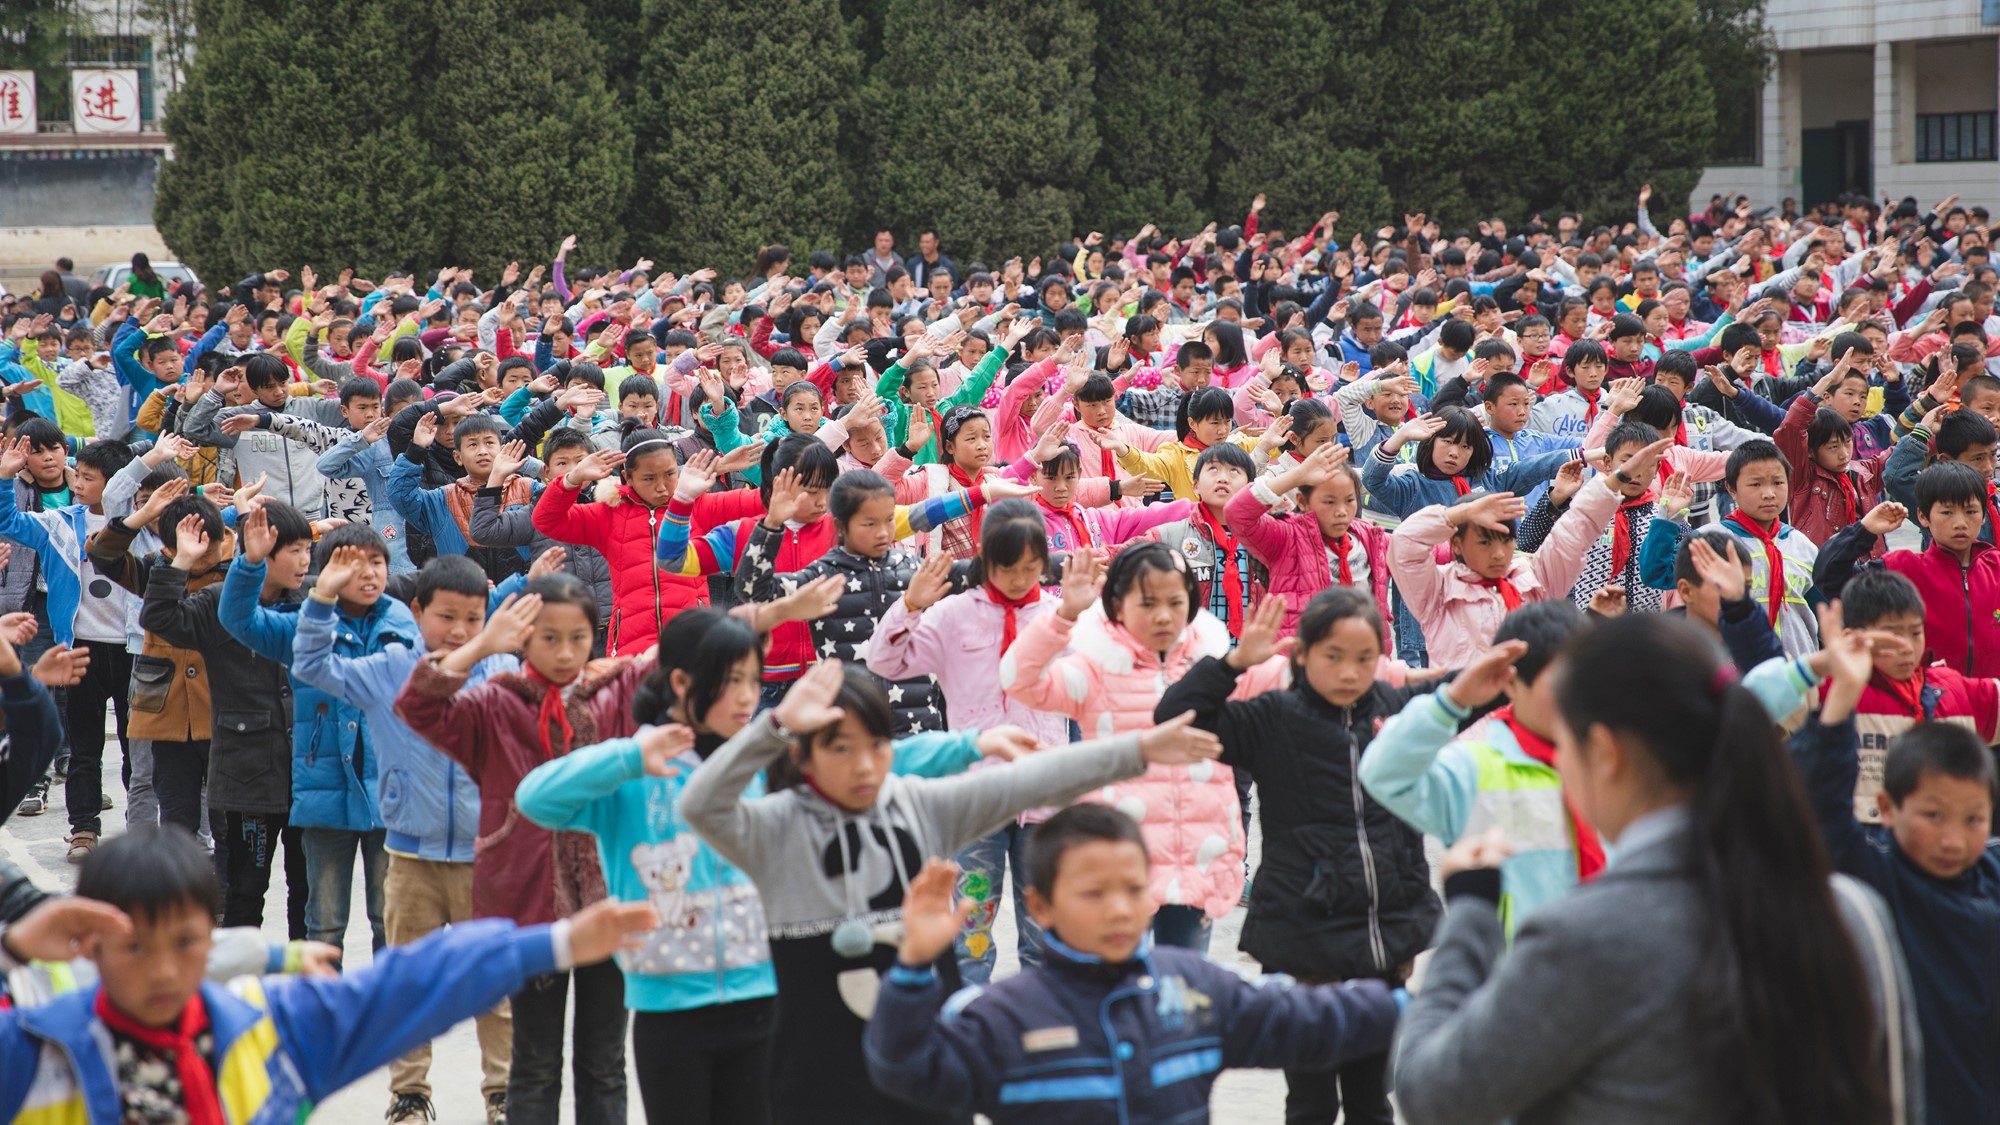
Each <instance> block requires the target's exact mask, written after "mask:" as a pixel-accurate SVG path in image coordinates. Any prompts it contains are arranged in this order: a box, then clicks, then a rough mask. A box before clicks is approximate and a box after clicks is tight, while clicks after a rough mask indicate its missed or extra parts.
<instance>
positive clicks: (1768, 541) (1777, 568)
mask: <svg viewBox="0 0 2000 1125" xmlns="http://www.w3.org/2000/svg"><path fill="white" fill-rule="evenodd" d="M1729 522H1730V523H1733V524H1735V525H1736V526H1737V527H1740V528H1742V529H1743V530H1745V531H1747V532H1749V533H1750V534H1751V535H1754V536H1756V538H1757V542H1759V543H1762V544H1763V545H1764V561H1765V563H1766V564H1767V565H1768V567H1769V569H1770V572H1771V574H1770V585H1769V589H1768V590H1767V591H1766V592H1767V594H1768V600H1769V601H1770V606H1769V607H1768V608H1769V610H1770V613H1771V626H1772V628H1776V627H1777V624H1778V611H1779V610H1781V609H1783V608H1784V605H1785V553H1784V552H1783V551H1780V550H1779V549H1778V527H1783V526H1784V525H1783V524H1782V523H1780V524H1779V525H1778V527H1773V528H1772V529H1771V530H1769V531H1766V530H1764V528H1763V526H1762V525H1760V524H1759V523H1758V522H1757V521H1756V520H1753V519H1751V518H1750V517H1749V516H1746V515H1744V514H1743V509H1741V508H1738V509H1736V510H1735V511H1733V512H1731V513H1729Z"/></svg>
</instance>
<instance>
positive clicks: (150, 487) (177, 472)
mask: <svg viewBox="0 0 2000 1125" xmlns="http://www.w3.org/2000/svg"><path fill="white" fill-rule="evenodd" d="M187 479H188V475H187V470H186V469H183V468H181V467H180V466H179V465H176V464H175V463H173V462H172V461H162V462H161V463H160V464H158V465H156V466H154V467H153V468H152V469H149V470H147V472H146V475H145V476H143V477H140V478H139V488H138V491H140V492H146V493H151V492H153V491H156V490H157V489H159V487H160V486H161V485H164V484H166V483H168V482H170V481H177V480H187Z"/></svg>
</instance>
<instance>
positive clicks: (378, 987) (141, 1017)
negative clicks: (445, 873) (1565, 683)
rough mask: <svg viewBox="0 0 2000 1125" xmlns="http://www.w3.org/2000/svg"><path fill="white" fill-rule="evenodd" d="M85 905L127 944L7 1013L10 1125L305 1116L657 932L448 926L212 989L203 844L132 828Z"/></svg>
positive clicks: (97, 949)
mask: <svg viewBox="0 0 2000 1125" xmlns="http://www.w3.org/2000/svg"><path fill="white" fill-rule="evenodd" d="M77 895H78V896H79V897H80V898H86V899H92V900H95V901H98V902H101V903H106V904H108V905H110V906H112V907H115V908H116V909H117V910H118V911H119V912H120V913H121V914H122V915H123V918H122V919H121V920H120V921H121V923H122V925H121V926H120V927H117V928H121V929H122V931H123V932H119V933H117V936H115V937H111V938H106V937H103V936H101V935H100V936H97V937H94V938H91V939H87V943H86V946H85V949H86V952H87V954H88V955H89V956H90V958H91V959H92V960H93V961H94V962H96V967H97V973H98V978H99V981H98V983H97V984H96V985H93V986H89V987H85V988H81V989H78V990H76V991H74V992H69V993H66V994H63V995H61V996H58V997H56V998H55V999H53V1000H51V1001H49V1002H48V1003H46V1004H42V1005H39V1006H36V1007H28V1008H12V1009H8V1010H5V1011H0V1117H4V1118H5V1119H7V1120H10V1121H14V1120H33V1121H50V1122H54V1121H62V1122H88V1123H89V1125H119V1123H120V1122H123V1121H132V1120H152V1119H155V1117H156V1116H157V1118H158V1119H161V1120H181V1121H186V1122H189V1123H190V1125H222V1123H223V1122H224V1121H232V1122H278V1121H296V1120H303V1119H304V1117H305V1115H306V1114H307V1113H308V1112H310V1110H311V1108H312V1106H313V1105H314V1104H315V1103H317V1102H320V1101H322V1100H324V1099H325V1098H327V1097H329V1096H331V1095H332V1094H334V1093H335V1092H336V1091H338V1090H339V1089H340V1088H341V1087H343V1086H345V1085H347V1084H348V1083H350V1082H353V1081H354V1080H355V1079H357V1078H359V1077H361V1076H362V1075H364V1074H366V1073H368V1072H369V1071H370V1070H373V1069H374V1068H376V1067H378V1066H380V1065H382V1064H383V1063H385V1062H387V1061H388V1060H390V1059H392V1058H394V1057H395V1056H396V1055H397V1054H398V1053H400V1052H402V1051H404V1050H407V1049H408V1048H409V1047H411V1046H412V1045H414V1044H416V1043H420V1042H423V1041H425V1040H427V1039H429V1038H431V1037H432V1036H435V1035H438V1034H440V1033H442V1032H443V1031H445V1030H446V1029H447V1028H449V1027H450V1026H451V1025H452V1024H454V1023H457V1022H458V1021H459V1020H462V1019H464V1018H466V1017H467V1016H470V1015H472V1014H474V1013H477V1012H483V1011H485V1010H487V1009H488V1008H491V1007H492V1006H493V1005H494V1004H496V1003H498V1002H499V1001H501V1000H504V999H505V998H506V997H507V995H508V993H509V992H510V991H512V990H514V989H518V988H520V987H521V985H522V984H523V983H524V982H525V981H527V980H528V979H530V978H532V977H533V976H535V975H537V974H541V973H548V972H552V971H561V970H566V969H568V968H570V967H571V966H573V965H580V964H590V963H593V962H596V961H601V960H603V959H604V958H606V957H609V956H610V955H611V954H612V953H614V952H616V951H617V950H618V949H619V948H622V947H623V945H624V943H625V941H626V940H627V935H628V934H630V933H631V932H632V931H634V930H643V929H645V928H646V927H648V926H650V925H651V924H652V921H653V911H652V908H651V907H649V906H646V905H644V904H626V903H615V902H600V903H598V904H596V905H594V906H591V907H588V908H586V909H584V910H581V911H578V912H577V913H576V914H575V915H574V916H572V917H570V918H568V919H565V920H563V921H560V922H557V923H555V924H554V925H550V926H526V927H518V928H517V927H514V926H511V925H509V924H507V923H505V922H498V921H481V922H472V923H468V924H466V925H463V926H454V927H452V928H451V929H450V930H448V931H445V932H443V933H439V934H435V935H433V936H431V937H430V938H427V939H425V940H424V941H422V942H419V943H418V944H416V945H413V946H410V947H408V948H406V949H398V950H393V951H391V952H388V953H385V954H383V955H381V956H380V957H379V958H377V960H376V961H375V963H374V964H373V965H371V966H369V967H367V968H365V969H360V970H357V971H355V972H351V973H348V974H346V975H345V976H341V977H335V978H306V977H298V978H291V979H285V980H277V979H266V980H259V979H258V978H256V977H242V978H239V979H237V980H236V981H234V982H233V983H231V984H229V985H220V984H214V983H210V982H208V981H205V980H204V979H203V975H204V972H205V970H206V968H207V962H208V953H209V947H210V945H211V943H212V941H213V938H214V924H215V922H214V919H215V910H216V906H217V898H218V893H217V889H216V884H215V869H214V867H213V866H212V865H211V863H210V862H209V858H208V855H207V854H206V853H205V852H204V851H203V850H202V848H201V845H200V844H198V843H196V842H195V840H194V837H192V836H190V835H188V834H186V833H184V832H182V831H180V830H178V829H173V828H160V827H142V828H138V829H134V830H133V831H131V832H129V833H127V834H126V835H124V836H121V837H119V838H118V839H116V840H113V841H111V842H110V843H107V844H106V845H105V846H104V847H103V848H102V849H100V850H99V851H98V852H96V853H95V854H94V855H92V856H91V858H90V859H89V860H87V861H86V862H85V863H84V866H83V871H82V874H81V876H80V877H79V879H78V881H77ZM11 952H13V953H18V954H22V955H34V954H37V953H41V952H45V951H38V950H26V949H16V950H12V951H11Z"/></svg>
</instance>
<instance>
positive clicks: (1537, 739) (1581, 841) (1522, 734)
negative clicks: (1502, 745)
mask: <svg viewBox="0 0 2000 1125" xmlns="http://www.w3.org/2000/svg"><path fill="white" fill-rule="evenodd" d="M1493 717H1494V718H1496V719H1498V720H1500V721H1501V722H1503V723H1506V724H1507V729H1508V730H1510V731H1512V732H1514V741H1515V742H1517V743H1520V745H1521V753H1523V754H1526V755H1527V756H1528V757H1530V758H1533V759H1534V760H1535V761H1537V762H1540V763H1542V764H1543V765H1545V766H1553V765H1555V764H1556V748H1555V745H1554V744H1553V743H1551V742H1550V741H1549V740H1548V739H1546V738H1543V737H1542V736H1541V735H1539V734H1536V733H1535V732H1534V731H1531V730H1529V729H1528V728H1527V727H1524V726H1522V725H1521V721H1520V720H1519V719H1516V718H1515V717H1514V705H1513V704H1511V703H1510V704H1508V705H1507V706H1505V707H1502V708H1500V709H1499V710H1498V711H1495V712H1493ZM1563 808H1564V809H1566V810H1567V811H1568V812H1569V826H1570V830H1571V831H1572V833H1574V835H1575V838H1576V875H1577V879H1578V880H1580V881H1582V882H1585V883H1588V882H1590V881H1591V880H1592V879H1595V878H1597V873H1598V872H1600V871H1602V870H1604V844H1603V842H1602V841H1600V840H1598V838H1597V829H1595V828H1592V827H1591V826H1590V822H1589V821H1587V820H1585V819H1583V816H1582V815H1581V814H1579V813H1578V812H1577V811H1576V803H1575V802H1574V801H1571V800H1570V799H1569V790H1567V789H1565V790H1563Z"/></svg>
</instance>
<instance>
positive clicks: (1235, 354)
mask: <svg viewBox="0 0 2000 1125" xmlns="http://www.w3.org/2000/svg"><path fill="white" fill-rule="evenodd" d="M1202 330H1203V331H1204V332H1214V333H1215V365H1216V366H1217V367H1222V368H1230V367H1241V366H1243V365H1244V364H1246V363H1248V362H1250V357H1249V353H1247V352H1245V351H1244V350H1243V328H1242V326H1240V325H1238V324H1236V323H1234V322H1232V321H1227V320H1212V321H1209V322H1208V324H1207V325H1206V326H1205V327H1204V328H1203V329H1202Z"/></svg>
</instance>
